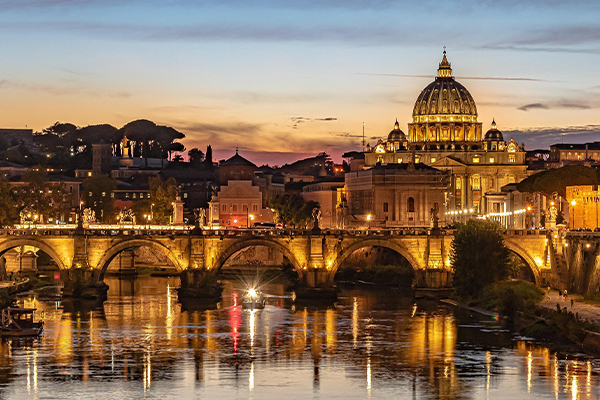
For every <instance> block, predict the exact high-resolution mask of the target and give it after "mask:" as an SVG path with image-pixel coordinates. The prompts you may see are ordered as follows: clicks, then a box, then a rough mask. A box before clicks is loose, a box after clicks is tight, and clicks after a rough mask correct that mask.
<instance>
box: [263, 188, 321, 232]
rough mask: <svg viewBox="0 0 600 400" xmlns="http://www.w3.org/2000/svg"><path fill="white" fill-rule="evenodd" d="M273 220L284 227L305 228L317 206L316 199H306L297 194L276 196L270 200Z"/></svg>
mask: <svg viewBox="0 0 600 400" xmlns="http://www.w3.org/2000/svg"><path fill="white" fill-rule="evenodd" d="M270 206H271V208H272V209H273V210H274V212H275V220H276V221H277V222H279V223H280V224H282V225H283V227H284V228H288V227H293V228H304V229H305V228H307V227H308V225H309V223H310V222H311V221H312V211H313V209H314V208H315V207H317V208H318V207H319V203H317V202H316V201H312V200H309V201H306V200H304V198H303V197H302V196H300V195H299V194H293V195H285V196H276V197H275V198H274V199H273V200H271V204H270Z"/></svg>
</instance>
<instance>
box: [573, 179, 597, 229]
mask: <svg viewBox="0 0 600 400" xmlns="http://www.w3.org/2000/svg"><path fill="white" fill-rule="evenodd" d="M567 203H568V204H569V215H568V216H567V215H565V218H566V219H568V220H569V226H568V227H569V228H571V229H580V228H585V229H596V228H598V227H599V225H598V218H599V212H600V210H599V207H600V189H599V188H598V186H592V185H580V186H567Z"/></svg>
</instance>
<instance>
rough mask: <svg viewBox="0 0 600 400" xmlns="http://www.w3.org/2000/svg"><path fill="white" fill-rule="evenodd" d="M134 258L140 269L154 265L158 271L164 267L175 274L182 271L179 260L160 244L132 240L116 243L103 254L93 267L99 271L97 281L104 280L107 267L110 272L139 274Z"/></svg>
mask: <svg viewBox="0 0 600 400" xmlns="http://www.w3.org/2000/svg"><path fill="white" fill-rule="evenodd" d="M136 256H137V258H138V261H139V262H141V264H140V265H139V266H140V267H141V268H143V266H144V265H146V266H148V265H155V266H157V267H158V268H159V269H160V268H162V267H163V266H164V268H165V269H171V270H173V271H175V272H177V273H178V272H181V271H182V269H183V268H182V267H181V264H180V260H178V259H177V257H176V256H175V254H173V252H172V251H171V250H170V249H169V248H168V247H166V246H165V245H163V244H162V243H159V242H155V241H153V240H147V239H132V240H127V241H123V242H120V243H117V244H116V245H114V246H113V247H111V248H110V249H108V250H107V251H106V252H105V253H104V255H103V256H102V258H101V259H100V261H99V262H98V264H97V266H96V267H95V268H96V269H99V270H100V275H99V280H100V281H102V280H104V275H105V274H106V272H107V270H108V269H109V267H110V268H111V271H119V270H120V271H121V272H126V273H127V272H133V270H135V271H136V272H139V270H138V266H136ZM153 263H154V264H153ZM152 269H156V268H155V267H153V268H152Z"/></svg>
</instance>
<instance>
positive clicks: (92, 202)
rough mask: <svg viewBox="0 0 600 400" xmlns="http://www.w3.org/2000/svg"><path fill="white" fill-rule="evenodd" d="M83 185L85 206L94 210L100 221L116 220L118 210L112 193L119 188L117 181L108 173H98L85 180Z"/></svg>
mask: <svg viewBox="0 0 600 400" xmlns="http://www.w3.org/2000/svg"><path fill="white" fill-rule="evenodd" d="M82 186H83V194H82V197H83V199H84V200H83V204H84V207H85V208H91V209H92V210H94V212H95V213H96V219H97V220H99V221H102V222H104V221H107V222H110V221H114V220H115V218H116V214H115V213H116V210H115V206H114V203H115V201H114V199H113V196H112V193H113V191H114V190H115V189H116V188H117V181H116V180H115V179H112V178H110V177H109V176H108V175H98V176H94V177H92V178H88V179H86V180H84V181H83V184H82Z"/></svg>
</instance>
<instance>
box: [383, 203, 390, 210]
mask: <svg viewBox="0 0 600 400" xmlns="http://www.w3.org/2000/svg"><path fill="white" fill-rule="evenodd" d="M388 208H389V207H388V203H383V212H388Z"/></svg>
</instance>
